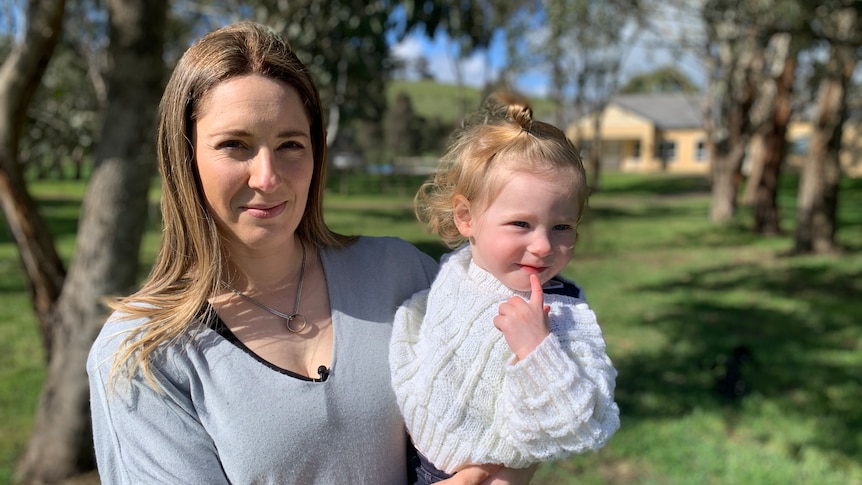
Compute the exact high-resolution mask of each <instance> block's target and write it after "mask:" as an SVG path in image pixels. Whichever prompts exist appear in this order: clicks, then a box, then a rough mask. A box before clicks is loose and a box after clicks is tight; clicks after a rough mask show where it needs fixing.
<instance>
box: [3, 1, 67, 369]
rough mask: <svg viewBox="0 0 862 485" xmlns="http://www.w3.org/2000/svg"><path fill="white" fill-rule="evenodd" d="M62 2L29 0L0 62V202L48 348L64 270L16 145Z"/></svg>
mask: <svg viewBox="0 0 862 485" xmlns="http://www.w3.org/2000/svg"><path fill="white" fill-rule="evenodd" d="M64 8H65V1H64V0H31V1H30V3H29V8H28V10H27V25H26V31H25V33H24V38H23V40H22V41H21V42H20V43H18V44H17V45H15V46H14V47H13V49H12V51H11V52H10V54H9V56H8V57H7V58H6V60H5V62H3V65H2V67H0V204H2V208H3V214H4V216H5V217H6V221H7V224H8V225H9V229H10V231H11V233H12V235H13V237H14V239H15V243H16V244H17V246H18V252H19V255H20V257H21V261H22V263H23V266H24V270H25V272H26V273H27V276H28V280H29V284H30V293H31V295H32V298H33V306H34V310H35V312H36V317H37V321H38V322H39V326H40V331H41V335H42V343H43V346H44V347H45V349H46V350H47V351H48V352H50V350H51V348H52V346H53V342H52V331H51V328H50V324H49V322H50V315H51V313H52V311H53V307H54V303H55V302H56V301H57V298H58V297H59V295H60V288H61V286H62V284H63V279H64V278H65V274H66V272H65V268H64V267H63V263H62V262H61V260H60V256H59V255H58V254H57V250H56V248H55V247H54V244H53V241H52V240H51V236H50V234H49V233H48V229H47V225H46V224H45V221H44V219H43V218H42V217H41V216H40V215H39V213H38V211H37V210H36V203H35V201H34V200H33V197H32V196H31V195H30V193H29V192H28V191H27V185H26V182H25V180H24V173H23V167H22V165H21V163H20V161H19V159H18V151H19V146H20V137H21V133H22V132H23V130H24V120H25V117H26V114H27V108H28V106H29V104H30V101H31V100H32V99H33V96H34V95H35V92H36V89H37V88H38V86H39V83H40V80H41V78H42V75H43V74H44V72H45V69H46V67H47V65H48V61H49V60H50V59H51V55H52V54H53V52H54V48H55V46H56V44H57V39H58V38H59V36H60V31H61V27H62V21H63V10H64Z"/></svg>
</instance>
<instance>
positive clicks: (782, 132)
mask: <svg viewBox="0 0 862 485" xmlns="http://www.w3.org/2000/svg"><path fill="white" fill-rule="evenodd" d="M796 64H797V51H796V50H793V51H792V52H790V53H789V54H788V56H787V57H786V58H785V60H784V65H783V67H782V70H781V73H780V74H779V76H778V77H777V78H775V79H774V81H773V82H774V83H775V88H776V90H775V98H774V100H773V110H772V116H771V119H770V122H769V123H767V125H766V131H765V133H764V134H763V152H762V155H763V157H762V158H761V162H760V177H759V178H758V181H757V189H756V191H755V194H754V232H755V233H757V234H763V235H767V236H775V235H779V234H781V233H782V230H781V217H780V214H779V212H778V201H777V195H778V179H779V175H780V174H781V165H782V163H783V161H784V155H785V153H786V152H787V126H788V124H790V115H791V114H792V112H793V99H792V95H793V81H794V80H795V78H796V76H795V73H796Z"/></svg>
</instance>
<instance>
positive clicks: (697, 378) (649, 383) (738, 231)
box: [0, 173, 862, 485]
mask: <svg viewBox="0 0 862 485" xmlns="http://www.w3.org/2000/svg"><path fill="white" fill-rule="evenodd" d="M785 182H786V187H784V189H783V190H782V193H781V196H780V200H779V203H780V206H781V211H782V215H783V217H784V218H785V220H784V228H785V229H786V230H789V231H791V234H789V235H787V236H784V237H778V238H760V237H757V236H755V235H753V234H751V232H750V229H749V228H750V226H751V213H750V210H748V209H746V208H743V209H741V210H740V211H739V214H738V217H737V218H736V220H735V221H734V223H733V224H730V225H728V226H725V227H715V226H713V225H711V224H710V223H709V221H708V219H707V214H708V207H709V194H708V186H707V184H706V182H705V181H704V180H703V179H701V178H697V177H695V178H684V177H668V176H634V175H620V174H611V173H609V174H606V175H605V178H604V179H603V190H602V192H600V193H598V194H596V195H594V196H593V198H592V199H591V202H590V205H591V211H590V213H589V214H588V216H587V218H586V220H585V221H584V223H583V224H582V227H581V228H580V230H579V232H580V240H579V242H578V245H577V247H576V252H575V253H576V255H575V260H574V261H573V262H572V263H571V264H570V265H569V267H568V268H567V269H566V270H565V274H566V275H567V276H569V277H571V278H573V279H575V280H576V281H577V282H579V283H580V284H581V285H582V286H583V287H584V289H585V290H586V293H587V296H588V297H589V299H590V302H591V304H592V306H593V307H594V309H595V310H596V313H597V314H598V316H599V321H600V323H601V325H602V328H603V330H604V332H605V337H606V339H607V342H608V353H609V354H610V356H611V358H612V359H613V361H614V363H615V365H616V367H617V369H618V371H619V376H618V378H617V394H616V396H617V401H618V403H619V405H620V409H621V419H622V428H621V429H620V431H619V432H618V433H617V434H616V435H615V436H614V437H613V439H612V440H611V441H610V443H609V444H608V446H607V447H605V448H604V449H603V450H601V451H600V452H598V453H593V454H588V455H583V456H577V457H574V458H571V459H569V460H565V461H562V462H558V463H553V464H544V465H542V466H541V467H540V468H539V471H538V472H537V474H536V479H535V480H534V483H536V484H559V485H569V484H572V485H574V484H576V483H577V484H686V485H688V484H734V485H735V484H740V483H745V484H764V485H772V484H778V483H781V484H817V485H820V484H836V485H838V484H841V485H846V484H862V406H860V405H859V402H860V400H862V348H860V338H862V298H860V297H862V257H860V254H862V180H849V179H847V180H844V181H843V185H842V192H841V195H840V202H839V231H838V234H837V239H838V241H839V242H840V243H842V244H843V245H845V246H846V247H847V248H848V251H847V252H846V253H845V254H843V255H835V256H804V257H787V256H785V255H784V253H785V251H786V250H787V249H789V248H790V247H791V245H792V242H791V241H792V239H791V238H792V228H793V215H794V208H795V184H796V181H795V180H787V181H785ZM385 187H387V188H388V189H389V190H388V192H387V193H386V194H380V195H366V194H364V193H363V192H362V191H359V190H351V192H350V195H341V194H339V193H335V192H334V193H333V194H330V196H328V198H327V202H326V214H327V220H328V221H329V223H330V224H331V225H332V226H333V228H335V229H336V230H338V231H341V232H346V233H361V234H369V235H396V236H400V237H403V238H405V239H407V240H409V241H411V242H413V243H414V244H416V245H417V246H418V247H420V248H421V249H423V250H425V251H426V252H428V253H429V254H432V255H434V256H439V255H440V254H441V253H442V252H443V251H444V248H443V247H442V246H441V245H440V244H438V243H437V241H436V239H435V238H434V237H433V236H430V235H428V234H425V233H424V232H423V231H422V229H421V228H420V227H419V226H418V225H417V223H416V222H415V220H414V217H413V215H412V209H411V198H412V191H413V190H414V189H413V188H414V187H415V180H400V181H396V182H395V183H391V184H388V185H385ZM34 191H35V193H36V194H37V196H38V197H39V199H40V201H41V207H42V210H43V212H44V214H45V216H46V217H47V218H48V219H49V221H50V223H51V227H52V230H53V231H54V232H55V234H56V237H57V240H58V244H59V246H60V250H61V253H62V254H63V256H64V257H67V258H68V257H69V256H70V255H71V254H72V251H73V250H74V237H75V232H74V228H75V223H76V215H77V212H76V210H77V207H78V204H79V203H80V202H79V201H80V196H81V194H82V193H83V189H82V188H81V187H80V186H76V185H75V184H60V183H43V184H39V185H37V186H36V187H34ZM336 192H337V191H336ZM151 225H152V227H151V228H150V230H149V232H148V233H147V237H146V240H145V249H144V254H143V256H142V257H143V258H145V259H151V258H152V256H153V254H154V251H155V246H156V244H157V242H158V227H157V224H156V223H153V224H151ZM29 308H30V302H29V300H28V296H27V293H26V287H25V281H24V277H23V274H22V272H21V268H20V263H19V261H18V258H17V253H16V250H15V248H14V245H13V244H12V243H11V238H10V235H9V234H8V231H7V230H6V229H5V226H4V229H0V342H2V343H0V483H5V482H7V481H8V480H9V477H10V474H11V469H12V466H13V465H14V460H15V459H16V457H17V456H18V454H19V453H20V452H21V450H22V447H23V446H24V444H25V443H26V439H27V435H28V433H29V431H30V429H31V427H32V412H33V408H34V406H35V403H36V399H37V397H38V392H39V385H40V381H41V379H42V376H43V373H44V365H43V362H42V360H43V357H42V353H41V349H40V345H39V337H38V332H37V330H36V324H35V321H34V318H33V316H32V314H31V313H30V311H29ZM743 348H744V349H745V351H746V352H747V353H748V355H750V360H749V361H747V362H746V363H745V364H744V365H743V366H742V368H741V372H742V375H741V379H739V380H738V381H739V383H738V386H739V388H740V389H742V388H743V387H744V391H745V392H744V393H743V394H742V395H741V397H735V395H731V396H727V397H726V396H723V395H722V393H720V392H719V390H718V384H717V383H718V382H720V381H721V378H722V376H724V375H725V373H726V369H727V362H728V359H729V358H730V356H731V355H732V353H733V350H734V349H743ZM743 383H744V386H743ZM731 394H732V393H731Z"/></svg>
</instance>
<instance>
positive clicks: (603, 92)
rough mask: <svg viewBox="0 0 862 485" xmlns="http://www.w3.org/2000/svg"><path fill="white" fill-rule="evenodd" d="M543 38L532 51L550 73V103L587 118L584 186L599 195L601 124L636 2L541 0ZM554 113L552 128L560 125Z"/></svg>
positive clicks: (631, 31)
mask: <svg viewBox="0 0 862 485" xmlns="http://www.w3.org/2000/svg"><path fill="white" fill-rule="evenodd" d="M544 6H545V16H546V19H547V20H546V21H547V32H548V36H547V37H546V38H543V39H541V40H540V42H539V43H538V44H537V45H536V46H535V51H536V52H543V53H545V54H544V55H545V56H546V57H545V59H546V62H547V64H548V66H549V68H550V70H551V85H552V88H551V92H552V94H551V98H552V99H553V100H554V101H555V103H556V104H557V106H559V107H561V108H562V107H564V106H572V107H573V110H574V112H576V113H582V114H586V113H593V114H594V116H593V122H594V126H595V128H594V130H593V134H594V135H593V140H592V142H591V143H589V151H590V153H589V154H588V156H587V163H588V165H589V169H588V170H587V172H588V174H589V176H590V186H591V189H592V190H593V191H596V190H598V189H599V178H600V177H599V176H600V172H601V157H602V154H601V129H600V127H601V120H602V113H603V111H604V109H605V106H606V105H607V103H608V100H609V99H610V96H611V95H612V94H613V93H614V92H616V88H617V86H618V85H619V74H620V67H621V66H622V61H623V56H624V54H625V52H626V47H627V45H628V44H629V43H630V42H632V41H633V39H634V37H635V36H636V35H637V33H638V30H637V28H636V24H637V22H638V20H639V18H640V17H641V15H642V13H643V12H641V4H640V2H639V0H609V1H604V2H593V1H590V0H546V1H545V2H544ZM564 117H565V113H564V112H563V111H562V109H560V110H558V112H557V115H556V120H555V123H556V124H557V125H558V126H563V125H564Z"/></svg>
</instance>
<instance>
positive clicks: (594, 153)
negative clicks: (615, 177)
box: [587, 106, 605, 194]
mask: <svg viewBox="0 0 862 485" xmlns="http://www.w3.org/2000/svg"><path fill="white" fill-rule="evenodd" d="M604 110H605V108H604V106H602V107H601V108H599V109H598V110H596V116H595V117H594V118H593V141H592V143H590V160H589V162H590V163H589V165H590V170H589V171H588V172H587V175H588V176H589V181H588V182H589V184H590V193H591V194H595V193H597V192H598V191H599V190H601V183H600V180H601V172H602V131H601V127H602V115H603V113H604Z"/></svg>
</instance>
